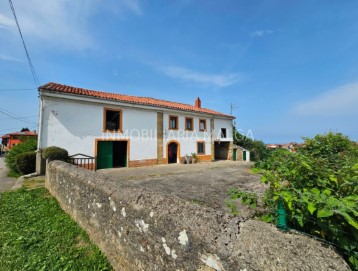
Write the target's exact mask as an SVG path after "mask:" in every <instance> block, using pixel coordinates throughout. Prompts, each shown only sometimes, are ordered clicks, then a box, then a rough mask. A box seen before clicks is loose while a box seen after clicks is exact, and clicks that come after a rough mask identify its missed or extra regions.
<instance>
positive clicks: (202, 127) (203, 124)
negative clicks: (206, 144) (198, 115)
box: [199, 120, 206, 131]
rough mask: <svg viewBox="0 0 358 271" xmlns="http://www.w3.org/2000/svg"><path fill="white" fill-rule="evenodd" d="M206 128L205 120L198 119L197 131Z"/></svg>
mask: <svg viewBox="0 0 358 271" xmlns="http://www.w3.org/2000/svg"><path fill="white" fill-rule="evenodd" d="M205 130H206V120H199V131H205Z"/></svg>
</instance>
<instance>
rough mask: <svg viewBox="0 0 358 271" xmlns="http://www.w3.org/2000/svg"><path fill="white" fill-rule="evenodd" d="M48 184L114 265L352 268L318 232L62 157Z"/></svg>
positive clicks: (121, 267)
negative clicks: (280, 226) (282, 228)
mask: <svg viewBox="0 0 358 271" xmlns="http://www.w3.org/2000/svg"><path fill="white" fill-rule="evenodd" d="M46 187H47V188H48V189H49V191H50V192H51V193H52V194H53V195H54V196H55V197H56V198H57V199H58V201H59V202H60V204H61V206H62V208H63V209H64V210H65V211H66V212H67V213H69V214H70V215H71V216H72V217H73V218H74V219H75V220H76V221H77V222H78V223H79V224H80V225H81V227H82V228H84V229H85V230H86V231H87V232H88V233H89V235H90V237H91V239H92V240H93V241H94V243H96V244H97V245H98V246H99V247H100V249H101V250H102V251H103V252H104V253H105V254H106V255H107V257H108V259H109V261H110V262H111V263H112V265H113V267H114V269H115V270H121V271H126V270H131V271H133V270H146V271H151V270H175V271H176V270H183V271H184V270H202V271H205V270H207V271H209V270H227V271H229V270H233V271H239V270H245V268H246V269H247V270H296V269H301V270H303V269H307V270H348V268H347V266H346V264H345V263H344V261H343V260H342V259H341V258H340V256H339V255H337V253H336V252H335V251H334V250H332V249H331V248H329V247H325V246H323V245H322V244H321V243H319V242H317V241H315V240H313V239H310V238H307V237H305V236H301V235H296V234H284V233H281V232H279V231H278V230H277V229H276V228H275V227H273V226H271V225H269V224H266V223H264V222H260V221H254V220H249V221H246V222H243V221H240V219H239V218H234V217H231V216H229V215H227V214H225V213H222V212H218V211H216V210H214V209H208V208H204V207H202V206H199V205H195V204H192V203H190V202H188V201H185V200H183V199H181V198H179V197H176V196H173V195H166V194H161V193H158V192H152V191H149V190H146V189H143V188H139V187H136V186H135V185H133V184H131V183H130V182H125V181H116V180H114V179H109V178H107V177H105V176H103V175H101V174H100V173H98V172H93V171H89V170H85V169H81V168H77V167H75V166H73V165H70V164H67V163H64V162H60V161H54V162H50V163H49V164H48V168H47V176H46Z"/></svg>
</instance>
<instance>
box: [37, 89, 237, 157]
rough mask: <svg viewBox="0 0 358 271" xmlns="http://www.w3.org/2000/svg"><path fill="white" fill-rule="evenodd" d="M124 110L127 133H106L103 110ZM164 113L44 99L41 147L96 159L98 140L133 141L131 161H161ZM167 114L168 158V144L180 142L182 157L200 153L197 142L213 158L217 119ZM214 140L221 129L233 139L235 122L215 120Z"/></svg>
mask: <svg viewBox="0 0 358 271" xmlns="http://www.w3.org/2000/svg"><path fill="white" fill-rule="evenodd" d="M105 107H107V108H113V109H121V110H122V122H123V123H122V130H123V133H104V132H103V109H104V108H105ZM158 111H160V110H155V109H145V108H137V107H133V106H131V105H123V106H119V105H116V103H114V102H108V104H107V103H105V101H104V102H103V103H102V104H101V103H98V100H97V102H96V103H93V102H89V101H80V100H76V101H73V100H70V99H66V98H62V97H60V98H59V97H49V96H46V95H44V96H43V112H42V122H43V124H42V127H41V137H40V142H39V147H40V148H45V147H48V146H58V147H62V148H65V149H66V150H68V152H69V154H70V155H73V154H76V153H83V154H86V155H90V156H95V148H96V146H95V144H96V139H97V140H101V139H102V140H119V139H125V140H126V139H129V144H130V153H129V156H130V157H129V159H130V160H131V161H133V160H143V159H156V158H157V112H158ZM171 112H173V113H169V110H168V111H167V112H164V113H163V131H164V132H163V155H164V158H166V157H167V143H168V142H169V141H171V140H177V141H178V142H179V144H180V156H185V155H186V154H188V155H190V154H191V153H197V142H198V141H205V155H211V134H210V131H211V127H210V120H211V118H213V117H210V116H205V115H200V114H195V113H190V112H188V113H182V112H178V111H171ZM169 115H173V116H178V120H179V130H169V129H168V128H169ZM185 117H191V118H193V124H194V131H185ZM199 119H206V132H200V131H199ZM214 128H215V129H214V140H215V139H216V137H217V136H219V137H220V131H221V128H226V129H227V136H228V137H227V138H226V139H220V140H221V141H231V140H232V124H231V120H227V119H217V118H216V119H214Z"/></svg>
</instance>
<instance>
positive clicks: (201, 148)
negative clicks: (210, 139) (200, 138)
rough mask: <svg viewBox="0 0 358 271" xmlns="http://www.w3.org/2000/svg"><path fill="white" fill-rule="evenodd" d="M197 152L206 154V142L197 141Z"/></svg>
mask: <svg viewBox="0 0 358 271" xmlns="http://www.w3.org/2000/svg"><path fill="white" fill-rule="evenodd" d="M197 153H198V154H205V142H197Z"/></svg>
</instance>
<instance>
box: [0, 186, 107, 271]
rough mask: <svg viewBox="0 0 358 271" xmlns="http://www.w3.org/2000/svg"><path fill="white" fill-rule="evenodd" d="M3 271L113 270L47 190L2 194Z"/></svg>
mask: <svg viewBox="0 0 358 271" xmlns="http://www.w3.org/2000/svg"><path fill="white" fill-rule="evenodd" d="M0 270H1V271H7V270H9V271H10V270H11V271H16V270H36V271H40V270H46V271H50V270H54V271H55V270H56V271H58V270H63V271H64V270H112V268H111V266H110V264H109V263H108V261H107V259H106V258H105V256H103V254H102V253H101V252H100V250H99V249H98V248H97V247H95V246H94V245H93V244H92V243H91V241H90V240H89V237H88V235H87V234H86V233H85V232H84V231H83V230H82V229H81V228H79V226H78V225H77V224H76V223H75V222H74V221H73V220H72V219H71V218H70V217H69V216H68V215H67V214H66V213H64V212H63V210H62V209H61V208H60V206H59V205H58V203H57V201H56V199H55V198H53V197H52V196H51V195H50V194H49V192H48V191H47V190H46V189H45V188H35V189H31V190H26V189H25V188H22V189H19V190H17V191H12V192H5V193H1V194H0Z"/></svg>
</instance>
